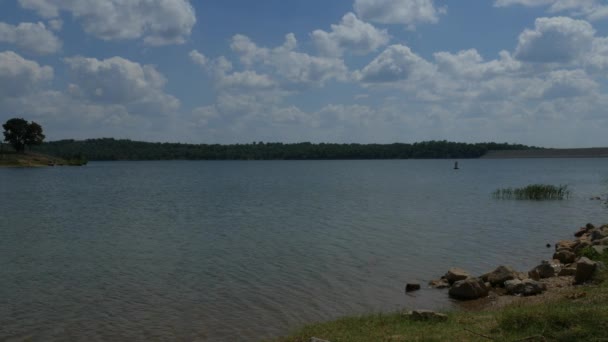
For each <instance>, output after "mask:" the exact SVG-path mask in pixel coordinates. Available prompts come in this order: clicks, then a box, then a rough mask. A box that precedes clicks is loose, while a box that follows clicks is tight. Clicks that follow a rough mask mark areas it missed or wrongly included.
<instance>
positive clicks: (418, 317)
mask: <svg viewBox="0 0 608 342" xmlns="http://www.w3.org/2000/svg"><path fill="white" fill-rule="evenodd" d="M410 319H411V320H413V321H439V322H445V321H447V320H448V315H446V314H442V313H439V312H435V311H431V310H414V311H412V312H411V314H410Z"/></svg>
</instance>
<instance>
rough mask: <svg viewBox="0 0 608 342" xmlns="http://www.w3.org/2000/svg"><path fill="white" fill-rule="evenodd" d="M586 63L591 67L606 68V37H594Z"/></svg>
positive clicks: (607, 61) (607, 64)
mask: <svg viewBox="0 0 608 342" xmlns="http://www.w3.org/2000/svg"><path fill="white" fill-rule="evenodd" d="M586 64H587V65H589V66H590V67H593V68H598V69H606V68H608V37H604V38H595V39H594V40H593V46H592V47H591V53H590V54H589V56H588V57H587V60H586Z"/></svg>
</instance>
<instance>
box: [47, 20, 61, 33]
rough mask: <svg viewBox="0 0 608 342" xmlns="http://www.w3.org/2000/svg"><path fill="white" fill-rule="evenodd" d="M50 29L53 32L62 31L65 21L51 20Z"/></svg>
mask: <svg viewBox="0 0 608 342" xmlns="http://www.w3.org/2000/svg"><path fill="white" fill-rule="evenodd" d="M49 27H50V28H51V30H53V31H61V29H62V28H63V20H60V19H51V20H49Z"/></svg>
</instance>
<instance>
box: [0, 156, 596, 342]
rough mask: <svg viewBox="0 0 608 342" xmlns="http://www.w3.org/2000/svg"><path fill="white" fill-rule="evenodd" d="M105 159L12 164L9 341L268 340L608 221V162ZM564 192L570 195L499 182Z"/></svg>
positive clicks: (1, 193) (432, 293)
mask: <svg viewBox="0 0 608 342" xmlns="http://www.w3.org/2000/svg"><path fill="white" fill-rule="evenodd" d="M452 166H453V161H450V160H427V161H422V160H401V161H221V162H220V161H191V162H188V161H163V162H92V163H90V164H89V165H88V166H86V167H74V168H70V167H65V168H62V167H56V168H40V169H0V340H5V339H9V340H10V339H11V338H14V339H16V340H20V339H31V340H34V341H37V340H38V341H53V340H108V341H109V340H111V341H137V340H139V341H144V340H182V341H256V340H260V339H263V338H272V337H275V336H278V335H282V334H285V333H287V332H289V331H291V330H293V329H294V328H297V327H299V326H301V325H302V324H305V323H310V322H315V321H322V320H328V319H331V318H335V317H339V316H343V315H352V314H359V313H366V312H376V311H392V310H397V309H404V308H410V309H411V308H431V309H439V308H443V309H449V308H452V307H453V306H455V305H456V304H454V303H452V302H451V301H450V300H448V299H447V293H446V292H445V291H440V290H433V289H427V288H423V290H421V291H419V292H415V293H414V294H413V295H409V294H408V295H406V294H405V293H404V284H405V283H406V282H407V281H421V282H427V281H428V280H430V279H434V278H438V277H439V276H441V275H442V274H444V273H445V271H446V270H447V269H448V268H450V267H452V266H460V267H463V268H465V269H467V270H469V271H471V272H473V273H477V274H481V273H483V272H486V271H489V270H491V269H493V268H494V267H495V266H497V265H499V264H507V265H512V266H514V267H516V268H518V269H519V270H522V271H527V270H528V269H530V268H531V267H533V266H535V265H536V264H537V263H538V262H539V261H540V260H541V259H547V258H550V257H551V253H552V250H549V249H547V248H545V244H546V243H554V242H555V241H557V240H559V239H563V238H570V237H571V236H572V232H573V231H575V230H576V229H577V228H578V227H579V226H581V225H584V224H585V223H587V222H594V223H605V222H607V221H608V217H607V214H608V208H606V206H605V205H604V204H602V202H601V201H592V200H590V199H589V198H590V197H591V196H600V195H601V196H604V197H603V198H605V195H606V194H607V193H608V159H529V160H523V159H522V160H461V161H460V167H461V169H460V170H458V171H454V170H452ZM530 183H550V184H556V185H557V184H568V185H569V186H570V188H571V190H572V191H573V194H572V196H571V198H570V199H569V200H564V201H546V202H532V201H508V200H495V199H492V198H491V193H492V191H494V190H495V189H496V188H498V187H507V186H523V185H527V184H530Z"/></svg>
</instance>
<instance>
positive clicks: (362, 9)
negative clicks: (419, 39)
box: [354, 0, 446, 28]
mask: <svg viewBox="0 0 608 342" xmlns="http://www.w3.org/2000/svg"><path fill="white" fill-rule="evenodd" d="M354 8H355V12H356V13H357V14H358V15H359V17H360V18H361V19H363V20H367V21H371V22H376V23H381V24H404V25H408V27H410V28H414V27H415V25H417V24H419V23H437V22H438V21H439V14H442V13H445V11H446V9H445V8H439V9H438V8H435V5H434V4H433V0H355V4H354Z"/></svg>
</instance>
